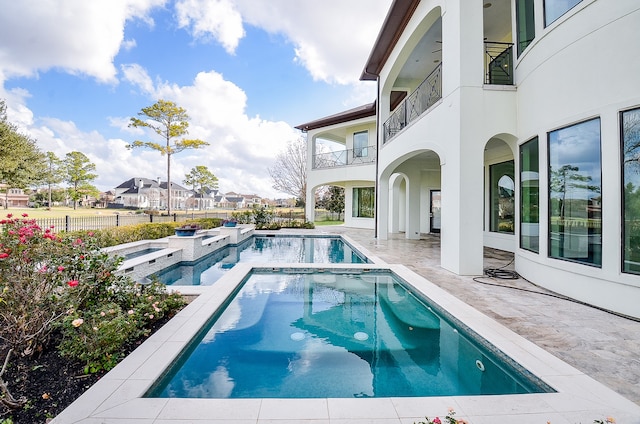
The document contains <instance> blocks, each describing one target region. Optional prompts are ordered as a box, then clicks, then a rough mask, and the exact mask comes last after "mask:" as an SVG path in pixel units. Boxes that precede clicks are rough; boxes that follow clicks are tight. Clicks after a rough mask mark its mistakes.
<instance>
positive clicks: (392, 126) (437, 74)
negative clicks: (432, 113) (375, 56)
mask: <svg viewBox="0 0 640 424" xmlns="http://www.w3.org/2000/svg"><path fill="white" fill-rule="evenodd" d="M441 98H442V63H440V64H438V66H437V67H436V68H435V69H434V70H433V71H432V72H431V73H430V74H429V76H428V77H427V78H425V80H424V81H422V82H421V83H420V85H419V86H418V88H417V89H416V90H415V91H414V92H413V93H411V94H409V96H407V98H406V99H404V100H403V101H402V103H400V105H399V106H398V107H397V108H396V110H395V111H393V113H392V114H391V116H390V117H389V119H387V121H386V122H385V123H384V126H383V140H382V142H383V143H386V142H387V141H389V140H391V139H392V138H393V137H394V136H395V135H396V134H397V133H399V132H400V131H401V130H402V129H403V128H404V127H406V126H407V125H409V123H410V122H412V121H414V120H415V119H417V118H418V117H419V116H420V115H422V114H423V113H424V112H425V111H427V109H429V108H430V107H431V106H433V105H434V104H436V102H437V101H438V100H440V99H441Z"/></svg>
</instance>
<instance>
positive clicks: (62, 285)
mask: <svg viewBox="0 0 640 424" xmlns="http://www.w3.org/2000/svg"><path fill="white" fill-rule="evenodd" d="M0 226H1V228H0V354H2V356H1V357H0V361H1V363H3V364H4V365H5V366H3V367H2V369H0V403H1V404H2V405H3V406H2V407H1V408H3V409H0V413H1V414H2V415H0V417H3V418H6V417H14V418H15V417H17V416H20V415H21V414H23V412H24V411H25V410H30V409H32V408H33V405H34V403H36V402H40V401H47V402H48V403H47V404H48V405H51V408H44V409H43V410H39V411H38V413H39V414H40V415H39V417H40V418H39V419H37V420H31V419H29V420H22V419H21V420H19V421H17V422H29V423H31V422H33V423H35V422H44V419H45V418H46V417H47V416H48V415H49V414H52V415H55V412H52V410H53V409H55V408H57V407H58V406H59V405H62V404H63V403H64V402H65V401H66V400H64V399H61V397H64V396H65V395H64V394H63V395H60V394H58V395H53V394H52V392H53V390H55V387H53V388H51V389H45V387H46V386H45V385H44V382H43V381H40V380H42V376H43V375H45V374H44V372H45V371H47V372H48V371H51V372H54V373H58V374H57V378H58V381H57V383H56V384H57V385H58V386H62V387H64V386H65V382H66V379H68V378H74V379H78V380H80V381H82V382H83V384H84V381H85V380H84V379H86V381H91V380H92V377H85V376H84V375H92V374H101V373H104V372H106V371H108V370H109V369H111V368H113V367H114V366H115V365H116V364H117V363H118V361H119V360H120V359H122V358H123V357H124V355H125V351H126V346H127V345H129V344H131V343H133V342H134V341H135V340H140V339H141V338H144V337H146V336H148V334H149V333H150V332H151V330H152V328H154V326H155V325H157V323H158V322H159V321H160V320H163V319H167V318H168V317H170V316H172V315H173V314H174V313H175V312H176V311H177V310H179V309H180V308H181V307H182V306H184V300H183V299H182V297H181V296H180V295H178V294H167V293H166V291H165V290H164V286H162V285H161V284H159V283H153V284H150V285H146V286H141V285H138V284H136V283H135V282H134V281H132V280H131V279H130V278H129V277H127V276H124V275H118V274H117V273H116V272H115V271H116V270H117V269H118V267H119V265H120V263H121V261H122V258H113V257H110V256H109V255H108V254H107V253H105V252H102V251H101V250H100V248H99V246H97V244H96V240H95V239H93V237H92V234H91V233H90V232H89V233H87V238H76V237H70V236H67V235H64V234H57V233H56V232H55V231H54V228H47V229H42V228H40V227H39V226H38V225H37V223H36V222H35V221H34V220H30V219H28V217H27V215H26V214H24V215H23V216H22V219H20V218H14V217H13V216H12V215H11V214H9V215H7V219H5V220H2V221H0ZM51 355H53V356H51ZM43 358H49V359H48V360H49V361H50V362H51V363H48V362H45V359H43ZM51 358H55V359H51ZM64 361H67V362H69V364H70V365H71V366H72V369H73V370H74V371H65V370H67V368H66V367H60V366H59V363H60V362H64ZM25 364H27V365H25ZM78 364H80V366H79V367H78ZM29 367H30V368H29ZM15 373H17V374H15ZM83 373H84V374H83ZM70 374H72V375H70ZM53 379H54V380H55V378H53ZM85 388H86V387H84V388H82V385H81V390H84V389H85ZM47 390H48V391H47ZM41 391H42V393H40V394H39V395H38V396H35V397H34V392H41ZM67 400H68V401H69V402H68V403H70V402H72V401H73V400H75V397H73V398H71V399H67ZM49 401H50V402H49ZM68 403H66V404H68ZM66 404H65V406H66ZM58 412H59V411H58ZM9 422H10V421H9Z"/></svg>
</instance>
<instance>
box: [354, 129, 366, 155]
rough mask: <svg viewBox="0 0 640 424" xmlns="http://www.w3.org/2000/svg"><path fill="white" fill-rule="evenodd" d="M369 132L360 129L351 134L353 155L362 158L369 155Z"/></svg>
mask: <svg viewBox="0 0 640 424" xmlns="http://www.w3.org/2000/svg"><path fill="white" fill-rule="evenodd" d="M367 147H369V132H368V131H362V132H357V133H355V134H353V157H354V158H364V157H367V156H368V155H369V152H368V150H367Z"/></svg>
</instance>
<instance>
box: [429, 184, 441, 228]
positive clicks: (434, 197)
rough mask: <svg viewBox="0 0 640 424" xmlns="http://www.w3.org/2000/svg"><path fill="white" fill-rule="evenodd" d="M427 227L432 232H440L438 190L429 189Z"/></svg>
mask: <svg viewBox="0 0 640 424" xmlns="http://www.w3.org/2000/svg"><path fill="white" fill-rule="evenodd" d="M430 207H431V212H429V227H430V228H431V232H432V233H439V232H440V190H431V201H430Z"/></svg>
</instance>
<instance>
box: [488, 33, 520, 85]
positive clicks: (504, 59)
mask: <svg viewBox="0 0 640 424" xmlns="http://www.w3.org/2000/svg"><path fill="white" fill-rule="evenodd" d="M484 69H485V78H484V83H485V84H489V85H513V43H497V42H490V41H485V43H484Z"/></svg>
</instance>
